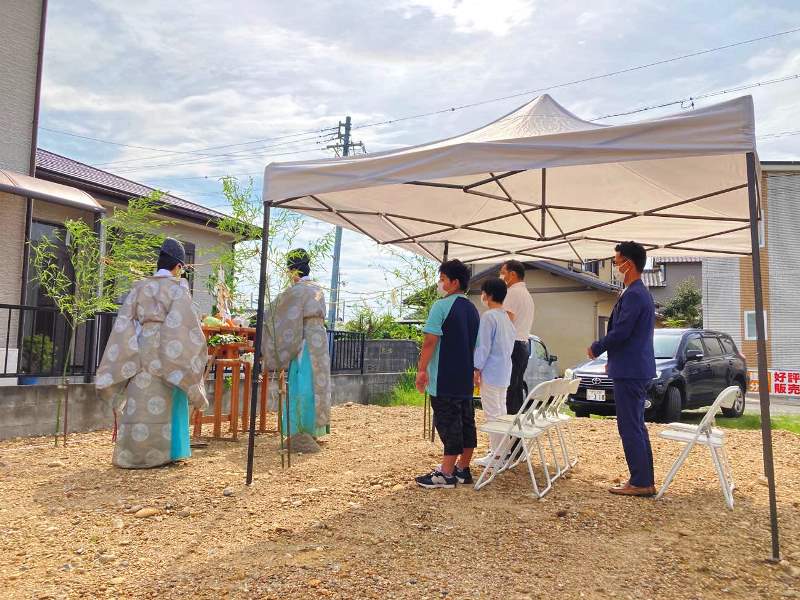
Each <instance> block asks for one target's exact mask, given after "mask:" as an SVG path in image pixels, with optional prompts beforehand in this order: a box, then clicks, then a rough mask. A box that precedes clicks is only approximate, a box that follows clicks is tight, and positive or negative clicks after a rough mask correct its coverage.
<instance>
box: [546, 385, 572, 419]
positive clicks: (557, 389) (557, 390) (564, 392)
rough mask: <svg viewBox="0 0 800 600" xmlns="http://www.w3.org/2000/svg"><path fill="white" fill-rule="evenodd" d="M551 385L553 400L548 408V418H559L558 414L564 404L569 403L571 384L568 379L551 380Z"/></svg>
mask: <svg viewBox="0 0 800 600" xmlns="http://www.w3.org/2000/svg"><path fill="white" fill-rule="evenodd" d="M550 384H551V385H552V389H551V390H550V393H551V395H552V400H551V401H550V403H549V405H548V406H547V411H546V413H547V416H549V417H551V418H557V417H558V412H559V411H560V410H561V407H562V406H563V405H564V402H566V401H567V397H568V396H569V386H570V382H569V380H568V379H562V378H559V379H551V380H550Z"/></svg>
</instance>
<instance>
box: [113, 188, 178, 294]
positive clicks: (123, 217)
mask: <svg viewBox="0 0 800 600" xmlns="http://www.w3.org/2000/svg"><path fill="white" fill-rule="evenodd" d="M163 195H164V193H163V192H160V191H158V190H154V191H153V192H152V193H151V194H150V195H149V196H146V197H142V198H134V199H132V200H130V201H129V202H128V206H127V207H126V208H115V209H114V213H113V215H112V216H110V217H106V218H105V219H103V226H104V228H105V231H106V248H105V250H106V252H105V256H104V257H103V268H104V274H103V277H104V278H105V279H107V280H109V281H110V282H111V283H112V284H113V285H114V288H115V289H114V294H115V297H116V298H119V297H121V296H123V295H124V294H125V293H126V292H127V291H128V290H129V289H130V287H131V286H132V285H133V283H134V282H135V281H137V280H139V279H141V278H142V277H146V276H148V275H151V274H152V273H153V267H154V266H155V264H156V262H157V260H158V253H159V249H160V248H161V244H162V243H163V242H164V234H163V233H162V229H163V227H164V226H165V225H171V224H172V223H173V222H174V221H168V220H164V219H160V218H158V217H157V216H156V213H157V211H158V209H159V208H161V206H162V202H161V197H162V196H163Z"/></svg>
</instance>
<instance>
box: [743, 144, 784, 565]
mask: <svg viewBox="0 0 800 600" xmlns="http://www.w3.org/2000/svg"><path fill="white" fill-rule="evenodd" d="M756 178H757V173H756V157H755V154H754V153H753V152H748V153H747V192H748V197H749V200H750V245H751V248H752V257H753V291H754V295H755V309H756V315H755V317H756V336H757V341H756V347H757V354H758V396H759V400H760V403H761V445H762V452H763V455H764V474H765V475H766V476H767V484H768V487H769V520H770V529H771V530H772V557H771V560H773V561H776V562H777V561H779V560H780V544H779V542H778V504H777V500H776V498H775V467H774V464H773V459H772V428H771V425H772V424H771V420H770V414H769V377H768V373H767V343H766V331H765V327H764V290H763V287H762V282H761V251H760V241H759V235H758V229H759V227H758V221H759V217H760V215H759V210H758V208H759V207H758V196H757V188H756V186H757V181H756Z"/></svg>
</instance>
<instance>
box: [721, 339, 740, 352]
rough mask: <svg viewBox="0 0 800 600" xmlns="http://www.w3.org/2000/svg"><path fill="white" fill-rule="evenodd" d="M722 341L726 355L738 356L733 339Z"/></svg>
mask: <svg viewBox="0 0 800 600" xmlns="http://www.w3.org/2000/svg"><path fill="white" fill-rule="evenodd" d="M720 341H721V342H722V347H723V348H725V354H738V352H736V344H734V343H733V340H732V339H730V338H721V339H720Z"/></svg>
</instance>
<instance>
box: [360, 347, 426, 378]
mask: <svg viewBox="0 0 800 600" xmlns="http://www.w3.org/2000/svg"><path fill="white" fill-rule="evenodd" d="M418 358H419V346H418V345H417V343H416V342H413V341H411V340H367V341H366V342H365V343H364V372H365V373H402V372H404V371H406V370H407V369H408V368H410V367H415V366H416V365H417V359H418Z"/></svg>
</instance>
